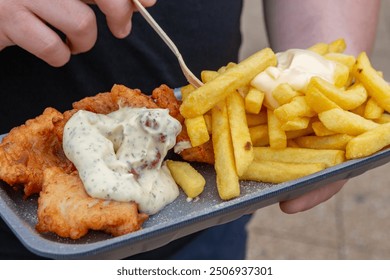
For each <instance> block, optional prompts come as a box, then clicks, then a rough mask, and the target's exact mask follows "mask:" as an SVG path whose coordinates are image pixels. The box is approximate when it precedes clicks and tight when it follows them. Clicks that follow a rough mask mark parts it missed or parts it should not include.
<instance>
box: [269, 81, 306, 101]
mask: <svg viewBox="0 0 390 280" xmlns="http://www.w3.org/2000/svg"><path fill="white" fill-rule="evenodd" d="M299 95H302V93H300V92H298V91H296V90H294V89H293V88H292V87H291V86H290V85H289V84H287V83H283V84H280V85H278V86H277V87H276V88H275V89H274V90H273V91H272V96H273V98H275V100H276V101H277V102H278V103H279V104H280V105H283V104H286V103H289V102H291V100H292V99H293V98H294V97H296V96H299Z"/></svg>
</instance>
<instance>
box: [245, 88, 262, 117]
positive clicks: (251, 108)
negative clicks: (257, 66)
mask: <svg viewBox="0 0 390 280" xmlns="http://www.w3.org/2000/svg"><path fill="white" fill-rule="evenodd" d="M263 100H264V92H262V91H260V90H258V89H256V88H254V87H250V88H249V91H248V93H247V95H246V96H245V110H246V112H248V113H251V114H258V113H259V112H260V110H261V107H262V106H263Z"/></svg>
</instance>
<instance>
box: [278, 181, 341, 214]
mask: <svg viewBox="0 0 390 280" xmlns="http://www.w3.org/2000/svg"><path fill="white" fill-rule="evenodd" d="M346 182H347V180H342V181H338V182H334V183H332V184H329V185H326V186H323V187H321V188H319V189H316V190H313V191H310V192H308V193H306V194H304V195H302V196H300V197H298V198H295V199H292V200H288V201H283V202H280V203H279V207H280V209H281V210H282V211H283V212H284V213H287V214H294V213H298V212H302V211H306V210H309V209H311V208H313V207H314V206H316V205H318V204H320V203H322V202H325V201H326V200H328V199H329V198H331V197H332V196H333V195H335V194H336V193H338V192H339V191H340V190H341V188H342V187H343V186H344V185H345V183H346Z"/></svg>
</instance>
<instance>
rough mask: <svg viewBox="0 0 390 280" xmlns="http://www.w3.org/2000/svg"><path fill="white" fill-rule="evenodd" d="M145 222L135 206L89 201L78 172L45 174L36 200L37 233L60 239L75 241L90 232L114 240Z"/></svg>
mask: <svg viewBox="0 0 390 280" xmlns="http://www.w3.org/2000/svg"><path fill="white" fill-rule="evenodd" d="M147 218H148V216H147V215H146V214H142V213H138V207H137V204H136V203H134V202H116V201H108V200H102V199H96V198H92V197H90V196H89V195H88V194H87V193H86V192H85V190H84V186H83V183H82V182H81V180H80V178H79V176H78V174H77V171H75V172H73V173H71V174H67V173H65V172H64V171H63V170H62V169H61V168H58V167H51V168H46V169H45V171H44V178H43V187H42V191H41V193H40V195H39V198H38V224H37V225H36V229H37V231H39V232H41V233H43V232H54V233H56V234H58V235H59V236H61V237H66V238H67V237H69V238H72V239H78V238H80V237H82V236H84V235H86V234H87V233H88V231H89V230H100V231H104V232H107V233H109V234H111V235H113V236H119V235H123V234H127V233H130V232H133V231H136V230H139V229H140V228H141V226H142V223H143V222H144V221H145V220H146V219H147Z"/></svg>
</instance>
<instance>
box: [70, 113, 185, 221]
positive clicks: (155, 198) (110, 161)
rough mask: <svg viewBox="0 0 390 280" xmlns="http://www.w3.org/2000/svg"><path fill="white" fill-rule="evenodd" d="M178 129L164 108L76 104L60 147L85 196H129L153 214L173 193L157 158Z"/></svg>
mask: <svg viewBox="0 0 390 280" xmlns="http://www.w3.org/2000/svg"><path fill="white" fill-rule="evenodd" d="M180 131H181V124H180V123H179V121H177V120H176V119H174V118H173V117H171V116H170V115H169V111H168V110H167V109H146V108H128V107H124V108H121V109H119V110H118V111H115V112H112V113H110V114H108V115H102V114H95V113H92V112H88V111H83V110H80V111H78V112H77V113H76V114H74V115H73V116H72V117H71V118H70V119H69V121H68V122H67V123H66V126H65V128H64V136H63V148H64V151H65V154H66V156H67V157H68V158H69V160H71V161H72V162H73V164H74V165H75V166H76V168H77V170H78V172H79V176H80V178H81V180H82V182H83V184H84V187H85V189H86V191H87V193H88V194H89V195H90V196H91V197H94V198H100V199H107V200H116V201H135V202H136V203H138V205H139V209H140V211H142V212H145V213H148V214H154V213H157V212H158V211H159V210H161V209H162V208H163V207H164V206H165V205H167V204H169V203H171V202H172V201H173V200H175V199H176V197H177V196H178V195H179V189H178V186H177V185H176V183H175V181H174V180H173V178H172V176H171V174H170V172H169V170H168V168H167V167H166V165H165V163H164V162H163V160H164V158H165V156H166V154H167V152H168V150H169V149H171V148H172V147H173V146H174V145H175V143H176V136H177V135H178V134H179V132H180Z"/></svg>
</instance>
